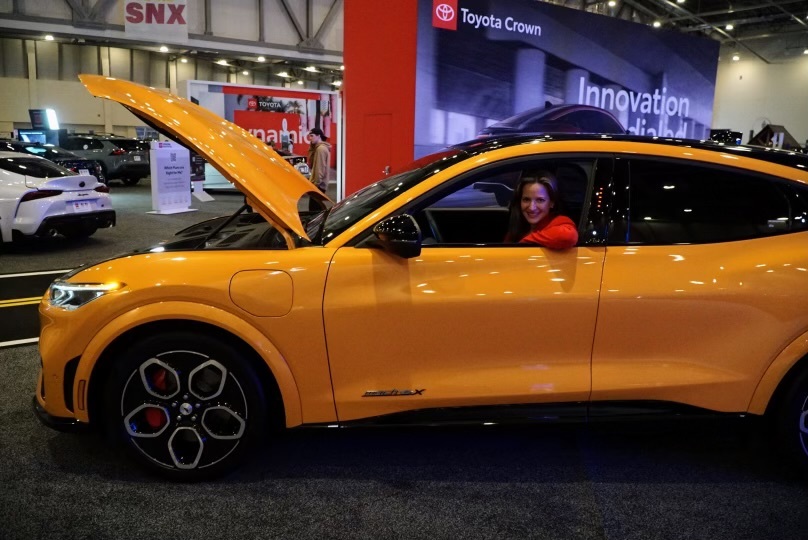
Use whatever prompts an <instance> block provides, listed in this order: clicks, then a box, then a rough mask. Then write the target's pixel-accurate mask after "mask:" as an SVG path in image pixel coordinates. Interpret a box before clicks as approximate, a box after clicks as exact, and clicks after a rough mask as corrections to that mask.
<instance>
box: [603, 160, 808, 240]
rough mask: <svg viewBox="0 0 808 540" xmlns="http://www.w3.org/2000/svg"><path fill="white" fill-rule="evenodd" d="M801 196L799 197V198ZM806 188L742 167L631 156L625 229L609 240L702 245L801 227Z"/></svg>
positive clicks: (805, 213)
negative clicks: (745, 170) (747, 170)
mask: <svg viewBox="0 0 808 540" xmlns="http://www.w3.org/2000/svg"><path fill="white" fill-rule="evenodd" d="M800 197H802V198H800ZM805 199H808V192H805V191H804V188H800V187H798V186H796V185H789V184H787V183H785V182H783V181H778V180H774V179H769V178H765V177H760V176H755V175H752V174H749V173H747V172H743V171H737V170H730V169H722V168H716V167H710V166H702V165H692V164H684V163H673V162H670V161H653V160H641V159H637V160H632V161H631V162H630V191H629V209H628V227H627V229H626V228H625V227H621V226H618V227H616V228H615V231H614V234H612V235H610V242H611V243H628V244H632V245H633V244H650V245H668V244H701V243H712V242H728V241H733V240H743V239H748V238H756V237H762V236H770V235H775V234H783V233H787V232H792V231H796V230H805V229H806V228H807V227H808V226H806V223H805V221H806V216H808V207H806V205H805V204H803V203H802V202H799V204H800V205H801V206H797V205H796V204H797V203H795V202H792V201H804V200H805Z"/></svg>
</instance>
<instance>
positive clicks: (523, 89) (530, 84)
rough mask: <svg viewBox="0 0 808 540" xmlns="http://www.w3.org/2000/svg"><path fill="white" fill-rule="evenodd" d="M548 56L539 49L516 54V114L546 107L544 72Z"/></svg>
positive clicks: (514, 93)
mask: <svg viewBox="0 0 808 540" xmlns="http://www.w3.org/2000/svg"><path fill="white" fill-rule="evenodd" d="M546 61H547V55H546V54H545V53H544V52H543V51H540V50H537V49H521V50H519V51H517V53H516V65H515V68H514V85H513V87H514V92H513V112H514V114H516V113H520V112H522V111H526V110H528V109H533V108H535V107H544V100H545V94H544V70H545V66H546Z"/></svg>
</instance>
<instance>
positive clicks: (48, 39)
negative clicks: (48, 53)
mask: <svg viewBox="0 0 808 540" xmlns="http://www.w3.org/2000/svg"><path fill="white" fill-rule="evenodd" d="M45 41H53V36H52V35H50V34H48V35H47V36H45Z"/></svg>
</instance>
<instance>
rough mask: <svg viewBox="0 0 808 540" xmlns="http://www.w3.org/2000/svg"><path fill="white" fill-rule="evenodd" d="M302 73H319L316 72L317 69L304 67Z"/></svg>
mask: <svg viewBox="0 0 808 540" xmlns="http://www.w3.org/2000/svg"><path fill="white" fill-rule="evenodd" d="M303 71H308V72H309V73H319V71H317V68H316V67H314V66H306V67H304V68H303Z"/></svg>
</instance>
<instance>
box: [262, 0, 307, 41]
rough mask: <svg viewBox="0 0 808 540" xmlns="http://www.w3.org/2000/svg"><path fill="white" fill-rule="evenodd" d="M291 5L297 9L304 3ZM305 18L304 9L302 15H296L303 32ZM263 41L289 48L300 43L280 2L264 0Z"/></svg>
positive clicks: (278, 0) (277, 0)
mask: <svg viewBox="0 0 808 540" xmlns="http://www.w3.org/2000/svg"><path fill="white" fill-rule="evenodd" d="M293 3H294V4H295V5H297V6H298V7H300V6H299V5H300V4H305V2H293ZM304 7H305V6H304ZM297 11H300V10H299V9H298V10H297ZM305 17H306V11H305V9H304V10H303V14H302V15H297V18H298V20H299V21H300V24H301V25H302V26H303V30H304V32H305V30H306V18H305ZM264 41H266V42H267V43H276V44H278V45H289V46H296V45H297V44H298V43H300V41H301V39H300V37H299V36H298V34H297V31H295V27H294V25H293V24H292V21H290V20H289V16H288V15H287V14H286V10H285V9H283V6H282V5H281V1H280V0H264Z"/></svg>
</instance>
